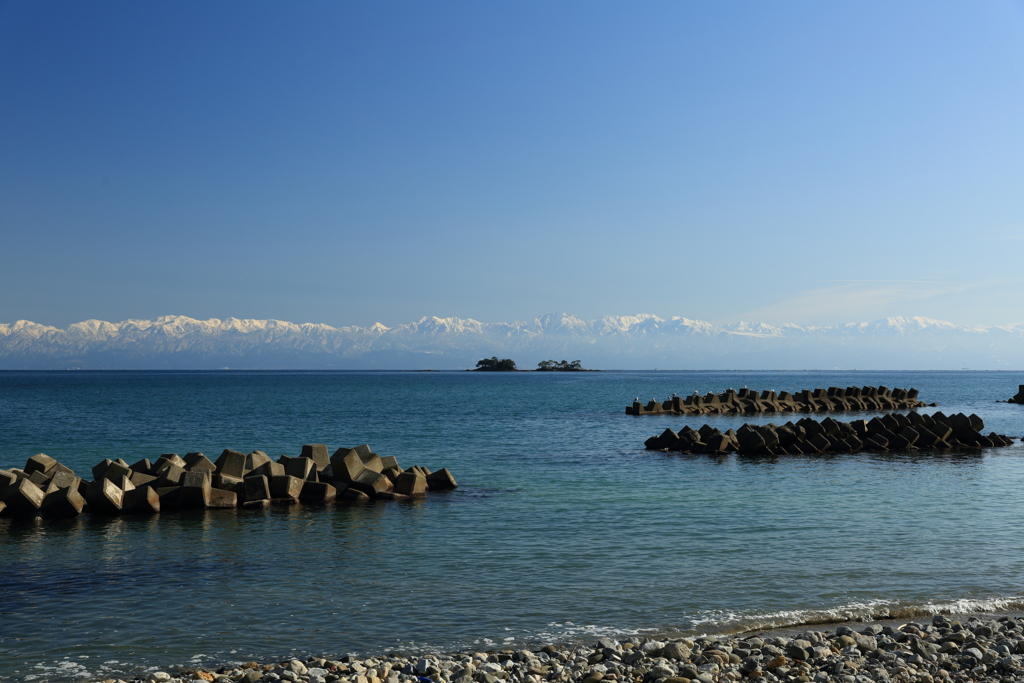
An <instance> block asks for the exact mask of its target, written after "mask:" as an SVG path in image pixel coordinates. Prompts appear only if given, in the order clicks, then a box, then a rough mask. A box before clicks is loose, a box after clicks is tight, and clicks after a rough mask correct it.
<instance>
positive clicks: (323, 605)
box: [0, 372, 1024, 681]
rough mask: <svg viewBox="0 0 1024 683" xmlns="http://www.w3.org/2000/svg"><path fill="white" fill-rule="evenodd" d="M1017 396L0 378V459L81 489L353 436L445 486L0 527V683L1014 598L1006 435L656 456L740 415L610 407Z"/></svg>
mask: <svg viewBox="0 0 1024 683" xmlns="http://www.w3.org/2000/svg"><path fill="white" fill-rule="evenodd" d="M1022 383H1024V373H1015V372H992V373H980V372H908V373H894V372H878V373H875V372H845V373H840V372H836V373H814V372H785V373H755V372H746V373H715V372H621V373H620V372H614V373H612V372H609V373H579V374H551V373H543V374H542V373H516V374H504V373H498V374H480V373H465V372H452V373H344V372H340V373H302V372H266V373H256V372H253V373H243V372H201V373H200V372H196V373H187V372H153V373H147V372H110V373H83V372H68V373H42V372H39V373H16V372H7V373H0V467H21V466H23V465H24V461H25V459H26V458H27V457H29V456H30V455H32V454H34V453H37V452H44V453H47V454H49V455H51V456H53V457H56V458H57V459H58V460H60V461H61V462H63V463H65V464H67V465H69V466H71V467H72V468H74V469H76V470H79V472H80V474H86V475H87V474H88V471H89V469H90V468H91V466H92V465H93V464H95V462H97V461H98V460H100V459H102V458H104V457H110V458H117V457H122V458H124V459H125V460H127V461H129V462H134V461H135V460H137V459H139V458H142V457H148V458H150V459H151V460H152V459H155V458H156V457H158V456H159V455H160V454H161V453H168V452H176V453H182V454H183V453H185V452H189V451H195V450H199V451H203V452H205V453H206V454H207V455H210V456H213V457H216V455H217V454H218V453H219V452H220V451H221V450H222V449H224V448H234V449H237V450H242V451H246V452H248V451H250V450H253V449H257V448H258V449H261V450H264V451H266V452H268V453H270V454H271V455H272V456H275V457H276V456H277V455H278V454H281V453H287V454H290V455H296V454H297V453H298V451H299V449H300V447H301V446H302V444H304V443H326V444H328V446H329V447H330V449H331V450H332V451H333V450H334V449H335V448H337V447H340V446H354V445H356V444H359V443H364V442H366V443H369V444H370V445H371V446H372V447H373V449H374V450H375V451H377V452H379V453H381V454H382V455H394V456H396V457H397V458H398V460H399V463H400V464H401V465H402V466H404V467H408V466H410V465H413V464H422V465H426V466H427V467H430V468H432V469H436V468H439V467H448V468H449V469H450V470H451V471H452V472H453V473H454V475H455V477H456V479H458V481H459V484H460V486H459V488H458V490H456V491H453V492H450V493H443V494H431V495H430V496H429V497H428V498H426V499H425V500H421V501H416V502H412V503H389V504H374V505H367V506H340V505H339V506H332V507H328V508H305V507H302V508H300V507H292V508H270V509H267V510H260V511H251V510H245V511H210V512H207V513H194V514H178V513H175V514H165V515H162V516H157V517H153V518H141V519H138V518H136V519H129V518H117V519H93V518H90V517H89V516H88V515H83V516H82V517H80V518H78V519H76V520H72V521H63V522H56V521H35V522H21V521H12V520H0V680H8V679H16V680H22V679H26V680H37V681H42V680H54V681H57V680H73V679H75V678H76V677H81V676H88V675H101V674H103V675H105V674H111V675H112V674H116V673H119V672H125V673H131V672H133V671H136V670H137V667H139V666H142V667H154V666H159V667H166V666H169V665H172V664H178V663H187V662H189V661H203V662H207V663H215V662H224V661H243V660H248V659H252V658H258V659H265V658H268V657H278V656H283V655H285V654H289V653H295V654H299V653H316V654H324V655H341V654H345V653H348V652H363V653H374V652H377V653H379V652H383V651H396V650H398V651H420V650H457V649H487V648H494V647H499V646H503V645H506V644H526V643H536V642H538V641H548V640H556V641H566V642H569V641H573V640H576V639H591V638H592V637H593V636H595V635H597V634H616V633H632V632H637V631H642V632H645V633H648V632H650V633H676V632H683V633H694V632H708V631H711V632H714V631H724V630H736V629H743V628H754V627H763V626H767V625H782V624H794V623H804V622H808V621H814V620H819V619H835V618H844V617H850V616H852V617H872V616H874V617H880V616H885V615H887V614H893V615H916V614H924V613H928V612H929V611H931V610H934V609H945V610H960V611H968V610H978V609H1005V610H1019V609H1022V608H1024V597H1021V595H1022V593H1024V592H1022V589H1021V586H1022V583H1024V530H1022V528H1021V524H1020V522H1019V517H1020V511H1021V510H1024V447H1022V446H1021V445H1020V444H1017V445H1015V446H1012V447H1010V448H1004V449H993V450H991V451H988V452H986V453H985V454H984V455H980V456H979V455H967V454H936V453H918V454H914V455H889V456H881V455H867V454H861V455H842V456H834V457H804V456H789V457H784V458H778V459H748V458H742V457H737V456H730V457H726V458H711V457H707V456H680V455H667V454H663V453H651V452H646V451H644V450H643V441H644V439H646V438H647V437H649V436H651V435H653V434H656V433H659V432H660V431H662V430H663V429H664V428H665V427H667V426H672V427H673V428H675V429H678V428H680V427H681V426H682V425H684V424H690V425H691V426H693V427H699V426H700V425H701V424H703V423H704V422H709V423H711V424H713V425H715V426H717V427H720V428H722V429H726V428H728V427H736V426H739V424H740V423H742V421H743V420H742V419H738V418H729V417H712V416H709V417H706V418H700V419H697V418H692V417H690V418H683V417H671V416H656V417H653V416H644V417H632V416H627V415H625V414H624V413H623V410H624V407H625V406H626V405H627V404H628V403H629V402H631V401H632V399H633V397H634V396H638V395H639V396H640V397H641V398H643V399H644V400H646V399H649V398H652V397H657V398H664V397H665V396H667V395H669V394H671V393H673V392H675V393H679V394H683V395H685V394H688V393H691V392H692V391H694V390H698V391H700V392H701V393H705V392H707V391H711V390H715V391H720V390H723V389H725V388H728V387H733V388H740V387H742V386H749V387H752V388H757V389H776V390H780V391H781V390H788V391H796V390H800V389H805V388H815V387H819V386H820V387H828V386H843V387H845V386H848V385H857V386H863V385H877V384H884V385H886V386H888V387H890V388H892V387H904V388H909V387H911V386H913V387H916V388H918V389H920V390H921V398H922V399H924V400H926V401H935V402H937V403H938V404H939V406H938V408H936V409H940V410H942V411H943V412H946V413H947V414H948V413H951V412H959V411H964V412H968V413H970V412H975V413H977V414H978V415H980V416H981V417H982V418H983V419H984V420H985V423H986V431H989V430H995V431H997V432H1000V433H1005V434H1008V435H1010V436H1015V437H1021V436H1024V406H1015V405H1008V404H1005V403H996V401H997V400H1002V399H1006V398H1008V397H1010V396H1012V395H1013V394H1015V393H1016V391H1017V385H1018V384H1022ZM936 409H925V410H936ZM858 416H862V415H861V414H847V416H846V417H845V418H840V419H854V418H855V417H858ZM837 417H838V416H837ZM785 419H788V418H783V419H782V420H781V421H785ZM772 420H774V421H780V420H779V418H778V417H775V418H771V417H766V418H764V420H763V421H772ZM33 677H34V678H33Z"/></svg>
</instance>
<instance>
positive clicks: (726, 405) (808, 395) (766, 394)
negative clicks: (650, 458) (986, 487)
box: [626, 386, 927, 415]
mask: <svg viewBox="0 0 1024 683" xmlns="http://www.w3.org/2000/svg"><path fill="white" fill-rule="evenodd" d="M917 396H918V391H917V389H892V390H890V389H887V388H886V387H882V386H879V387H846V388H845V389H843V388H841V387H829V388H828V389H804V390H802V391H798V392H796V393H790V392H788V391H780V392H778V393H776V392H775V391H773V390H764V391H761V392H760V393H758V391H757V390H755V389H747V388H746V387H744V388H742V389H740V390H739V391H736V390H735V389H726V390H725V391H723V392H721V393H719V394H716V393H714V392H708V394H707V395H706V396H701V395H700V394H699V393H698V392H694V393H693V394H691V395H689V396H678V395H675V394H673V395H672V396H669V397H668V399H667V400H665V401H660V402H659V401H658V400H656V399H651V400H650V401H648V402H647V404H646V405H645V404H643V403H641V402H640V399H639V398H637V399H635V400H634V401H633V403H632V405H628V406H626V414H627V415H664V414H668V415H715V414H723V415H739V414H754V413H822V412H832V411H848V410H886V411H892V410H910V409H912V408H921V407H923V406H925V405H927V404H926V403H923V402H922V401H919V400H917Z"/></svg>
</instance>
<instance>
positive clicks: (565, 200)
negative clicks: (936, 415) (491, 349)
mask: <svg viewBox="0 0 1024 683" xmlns="http://www.w3.org/2000/svg"><path fill="white" fill-rule="evenodd" d="M1022 256H1024V0H993V1H979V2H962V1H956V2H946V1H941V0H940V1H936V0H928V1H927V2H893V1H892V0H885V1H882V2H817V1H815V2H797V1H792V2H774V1H773V2H764V1H756V2H754V1H749V2H741V1H737V2H683V1H673V2H644V3H625V2H593V1H587V2H422V1H421V2H319V3H316V2H304V3H283V2H248V1H247V2H216V3H200V2H180V3H149V2H70V1H69V2H46V1H43V0H30V1H22V0H13V1H12V0H0V258H2V263H3V267H2V268H0V322H13V321H15V320H18V319H28V320H33V321H36V322H40V323H46V324H52V325H58V326H65V325H67V324H69V323H72V322H76V321H79V320H84V319H88V318H100V319H104V320H111V321H118V320H123V319H127V318H153V317H156V316H160V315H168V314H175V315H188V316H192V317H197V318H208V317H219V318H226V317H230V316H234V317H240V318H278V319H283V320H290V321H293V322H324V323H328V324H331V325H369V324H371V323H373V322H376V321H380V322H382V323H384V324H386V325H395V324H401V323H404V322H408V321H411V320H414V319H417V318H419V317H421V316H423V315H437V316H442V317H444V316H459V317H469V318H476V319H478V320H482V321H489V322H494V321H504V320H513V319H529V318H533V317H535V316H537V315H540V314H543V313H547V312H552V311H566V312H569V313H573V314H576V315H579V316H581V317H584V318H592V317H598V316H601V315H605V314H612V315H624V314H634V313H640V312H645V313H655V314H658V315H661V316H666V317H667V316H673V315H680V316H686V317H690V318H699V319H704V320H710V321H713V322H730V321H736V320H741V319H742V320H759V321H765V322H769V323H782V322H796V323H800V324H829V323H834V322H845V321H862V320H873V319H876V318H881V317H885V316H889V315H924V316H928V317H933V318H941V319H946V320H950V321H953V322H957V323H964V324H1005V323H1014V322H1024V267H1022V261H1024V259H1022Z"/></svg>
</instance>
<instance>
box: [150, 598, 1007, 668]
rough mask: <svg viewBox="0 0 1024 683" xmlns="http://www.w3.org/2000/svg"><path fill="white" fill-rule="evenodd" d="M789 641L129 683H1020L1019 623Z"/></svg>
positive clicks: (655, 642)
mask: <svg viewBox="0 0 1024 683" xmlns="http://www.w3.org/2000/svg"><path fill="white" fill-rule="evenodd" d="M852 626H854V625H853V624H851V625H849V626H839V627H838V628H836V629H835V630H829V631H818V630H813V629H812V630H807V631H803V632H799V633H795V634H790V635H771V634H748V635H743V636H705V637H700V638H692V639H691V638H672V639H666V640H659V639H648V638H644V637H640V636H631V637H626V638H623V639H621V640H616V639H612V638H601V639H599V640H598V641H597V642H592V643H590V644H588V645H583V646H580V645H579V644H577V645H574V646H572V647H568V646H564V645H545V646H543V647H540V648H538V649H529V650H503V651H492V652H466V653H457V654H431V655H426V656H423V657H406V656H402V655H396V654H390V655H381V656H378V657H366V658H363V657H343V658H341V659H337V660H336V659H328V658H322V657H310V658H308V659H306V660H305V661H300V660H298V659H291V660H284V661H279V662H270V663H266V664H260V663H258V662H245V663H240V664H236V665H233V666H225V667H221V668H218V669H214V670H205V669H197V668H194V667H182V668H181V669H178V670H175V671H173V672H167V671H157V672H152V673H149V674H147V675H145V676H144V677H140V678H136V679H133V683H165V682H166V683H184V682H186V681H199V680H202V681H211V682H212V683H277V682H279V681H293V682H295V683H423V682H424V681H426V680H428V681H431V682H433V683H504V682H508V683H541V682H543V681H551V682H553V683H620V682H621V683H732V682H733V681H743V680H750V681H754V682H755V683H775V682H776V681H794V682H800V683H808V682H810V681H814V682H815V683H832V682H835V683H904V682H908V683H909V682H910V681H919V682H922V683H925V682H927V683H932V682H934V681H956V682H960V681H964V682H966V681H975V682H979V683H983V682H988V681H1019V680H1021V679H1022V676H1024V622H1022V621H1019V620H1016V619H1014V618H1012V617H1001V618H999V619H988V620H981V619H978V618H971V619H967V620H966V621H965V622H960V621H958V620H956V619H953V618H950V617H947V616H944V615H936V616H934V617H933V618H932V619H931V621H930V623H923V624H922V623H913V622H911V623H904V624H899V625H895V624H894V625H881V624H868V625H864V624H861V625H858V626H857V628H852Z"/></svg>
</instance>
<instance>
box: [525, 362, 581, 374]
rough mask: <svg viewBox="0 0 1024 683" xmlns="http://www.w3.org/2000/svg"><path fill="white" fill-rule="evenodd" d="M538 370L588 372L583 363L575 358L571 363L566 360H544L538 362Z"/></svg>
mask: <svg viewBox="0 0 1024 683" xmlns="http://www.w3.org/2000/svg"><path fill="white" fill-rule="evenodd" d="M537 372H586V370H584V368H583V363H582V362H580V361H578V360H574V361H573V362H571V363H567V362H566V361H564V360H562V361H554V360H542V361H541V362H539V363H537Z"/></svg>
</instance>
